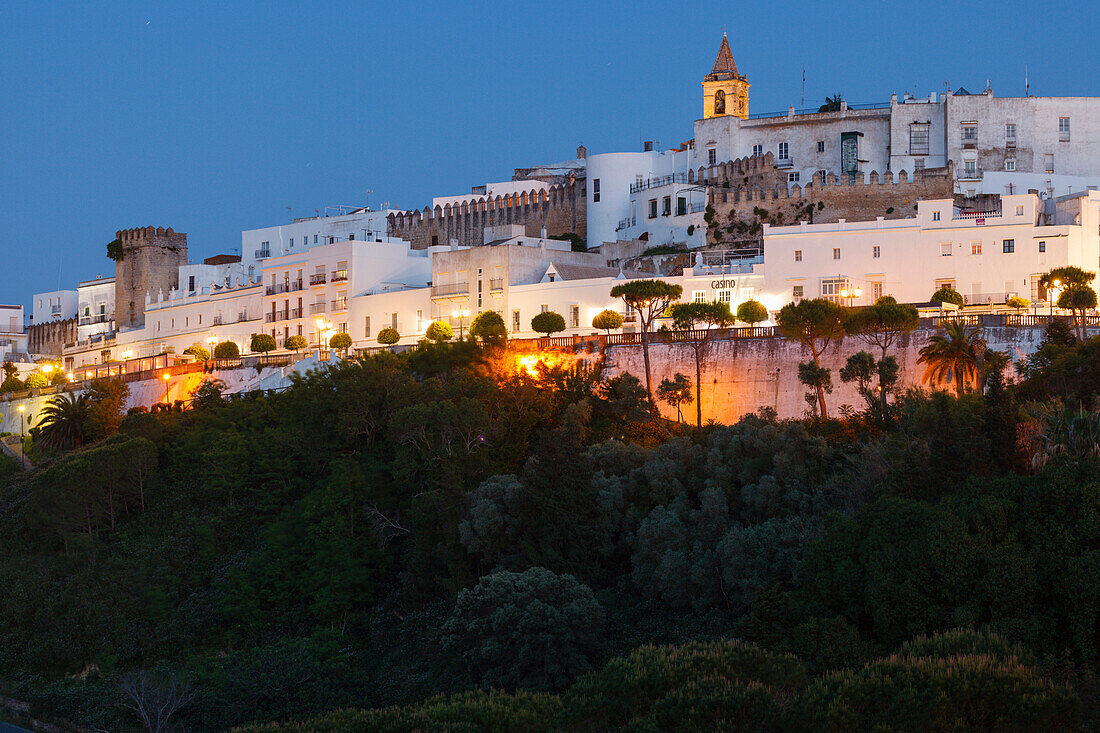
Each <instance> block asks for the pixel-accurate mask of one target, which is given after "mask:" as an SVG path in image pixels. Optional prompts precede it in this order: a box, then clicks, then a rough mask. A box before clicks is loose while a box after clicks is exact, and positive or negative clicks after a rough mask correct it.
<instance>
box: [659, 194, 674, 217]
mask: <svg viewBox="0 0 1100 733" xmlns="http://www.w3.org/2000/svg"><path fill="white" fill-rule="evenodd" d="M661 213H662V214H663V215H665V216H672V197H671V196H665V197H664V199H662V200H661Z"/></svg>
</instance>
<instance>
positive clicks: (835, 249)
mask: <svg viewBox="0 0 1100 733" xmlns="http://www.w3.org/2000/svg"><path fill="white" fill-rule="evenodd" d="M833 259H834V260H839V259H840V247H833Z"/></svg>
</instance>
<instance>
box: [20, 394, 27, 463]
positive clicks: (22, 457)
mask: <svg viewBox="0 0 1100 733" xmlns="http://www.w3.org/2000/svg"><path fill="white" fill-rule="evenodd" d="M26 411H27V406H26V405H20V406H19V462H20V463H21V464H22V466H23V470H24V471H26V470H27V456H26V453H25V451H26V449H27V436H26V434H25V433H24V431H23V413H24V412H26Z"/></svg>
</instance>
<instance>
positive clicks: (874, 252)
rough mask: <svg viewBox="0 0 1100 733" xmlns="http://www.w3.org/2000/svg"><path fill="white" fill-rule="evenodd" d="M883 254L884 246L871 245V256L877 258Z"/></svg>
mask: <svg viewBox="0 0 1100 733" xmlns="http://www.w3.org/2000/svg"><path fill="white" fill-rule="evenodd" d="M881 256H882V247H880V246H878V245H877V244H876V245H875V246H873V247H871V257H873V258H874V259H876V260H877V259H878V258H879V257H881Z"/></svg>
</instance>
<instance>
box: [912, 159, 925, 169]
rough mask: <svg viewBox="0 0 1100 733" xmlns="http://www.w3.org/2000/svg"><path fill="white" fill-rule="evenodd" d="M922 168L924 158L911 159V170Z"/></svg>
mask: <svg viewBox="0 0 1100 733" xmlns="http://www.w3.org/2000/svg"><path fill="white" fill-rule="evenodd" d="M922 170H924V158H914V159H913V171H914V172H915V171H922Z"/></svg>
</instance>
